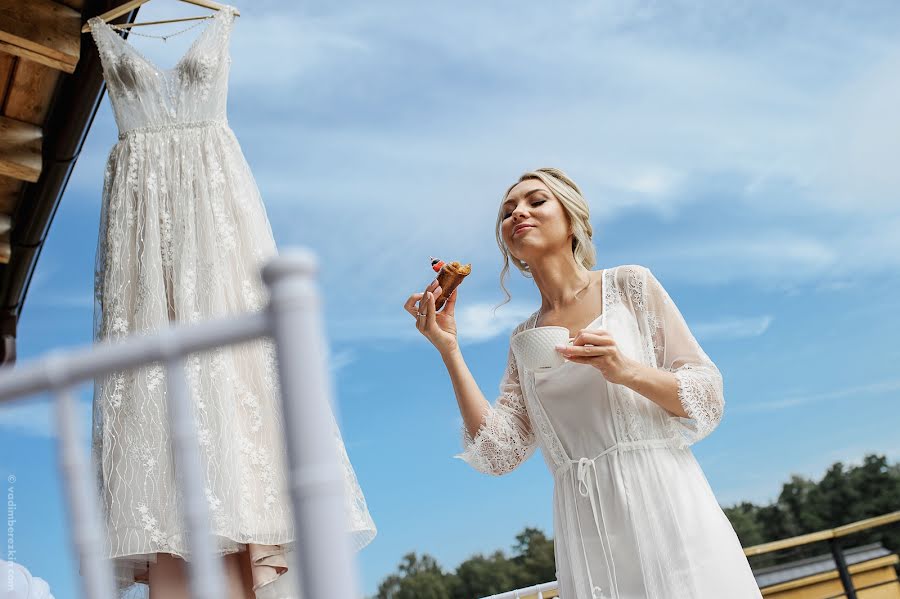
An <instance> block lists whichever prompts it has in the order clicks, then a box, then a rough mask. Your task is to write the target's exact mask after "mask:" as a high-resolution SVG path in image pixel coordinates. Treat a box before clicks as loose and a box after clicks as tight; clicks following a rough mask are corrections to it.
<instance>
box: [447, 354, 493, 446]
mask: <svg viewBox="0 0 900 599" xmlns="http://www.w3.org/2000/svg"><path fill="white" fill-rule="evenodd" d="M441 358H442V359H443V360H444V365H445V366H446V367H447V373H448V374H449V375H450V382H451V383H453V392H454V393H455V394H456V403H457V404H458V405H459V413H460V415H462V419H463V424H464V425H465V427H466V431H467V432H468V433H469V435H470V436H472V437H475V436H476V435H477V434H478V430H479V429H480V428H481V425H482V424H483V423H484V420H485V417H486V416H487V414H488V411H489V410H490V408H491V406H490V404H489V403H488V401H487V399H485V397H484V394H483V393H482V392H481V389H479V387H478V383H476V382H475V377H473V376H472V372H471V371H470V370H469V366H468V365H467V364H466V361H465V359H464V358H463V355H462V352H461V351H460V350H459V348H458V347H457V348H455V349H453V350H451V351H449V352H446V353H442V354H441Z"/></svg>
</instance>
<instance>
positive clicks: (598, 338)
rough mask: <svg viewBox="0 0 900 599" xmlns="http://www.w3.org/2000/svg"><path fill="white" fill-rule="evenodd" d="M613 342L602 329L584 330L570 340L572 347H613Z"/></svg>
mask: <svg viewBox="0 0 900 599" xmlns="http://www.w3.org/2000/svg"><path fill="white" fill-rule="evenodd" d="M615 343H616V342H615V340H613V338H612V337H611V336H610V334H609V333H607V332H606V331H604V330H603V329H584V330H582V331H579V333H578V334H577V335H575V338H574V339H573V340H572V345H578V346H583V345H585V344H590V345H604V346H605V345H615Z"/></svg>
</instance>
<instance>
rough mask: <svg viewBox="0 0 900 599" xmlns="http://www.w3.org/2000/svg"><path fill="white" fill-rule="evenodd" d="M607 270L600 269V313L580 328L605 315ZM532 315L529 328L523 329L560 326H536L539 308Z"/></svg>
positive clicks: (539, 315)
mask: <svg viewBox="0 0 900 599" xmlns="http://www.w3.org/2000/svg"><path fill="white" fill-rule="evenodd" d="M608 271H609V269H608V268H604V269H603V270H602V271H600V314H598V315H597V316H595V317H594V319H593V320H592V321H590V322H589V323H587V324H586V325H585V326H583V327H582V329H588V328H590V327H591V325H594V324H596V323H597V321H599V320H600V319H601V318H603V317H604V316H606V311H607V308H608V307H607V305H606V291H607V290H606V286H607V280H606V273H607V272H608ZM533 316H534V322H533V323H532V325H531V327H530V328H528V329H525V330H532V329H543V328H546V327H560V326H561V325H551V324H544V325H541V326H537V323H538V319H539V318H540V317H541V309H540V308H538V309H537V310H536V311H535V312H534V314H533ZM564 328H565V329H566V330H568V327H564ZM570 339H571V337H570Z"/></svg>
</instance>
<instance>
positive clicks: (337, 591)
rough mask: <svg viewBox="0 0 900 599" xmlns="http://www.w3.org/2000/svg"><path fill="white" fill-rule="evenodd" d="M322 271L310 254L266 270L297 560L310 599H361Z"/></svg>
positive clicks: (288, 257)
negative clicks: (319, 279) (335, 421)
mask: <svg viewBox="0 0 900 599" xmlns="http://www.w3.org/2000/svg"><path fill="white" fill-rule="evenodd" d="M316 271H317V261H316V258H315V255H314V254H312V253H311V252H308V251H305V250H300V251H297V250H295V251H293V252H291V253H285V254H282V255H281V256H280V257H278V258H275V259H274V260H272V262H271V263H269V264H268V265H266V267H265V268H264V269H263V279H264V280H265V282H266V284H267V285H268V287H269V293H270V297H269V308H268V309H269V317H270V319H271V320H270V322H271V326H270V329H271V335H272V337H273V339H274V341H275V347H276V350H277V353H278V364H279V366H278V372H279V377H280V379H279V380H280V383H281V395H282V397H281V399H282V406H283V411H284V426H285V431H284V432H285V438H286V443H287V450H288V464H289V468H290V471H291V477H290V481H291V482H290V484H291V489H290V491H291V501H292V504H293V508H294V510H293V513H294V528H295V539H296V541H297V545H298V548H297V551H295V552H294V558H295V561H296V566H297V567H298V570H299V578H300V580H301V581H302V585H303V596H304V597H310V598H313V597H329V598H330V599H356V598H357V597H358V592H357V581H356V569H355V567H354V563H353V550H352V547H351V545H350V536H349V532H348V523H347V516H346V508H345V502H344V480H343V472H342V470H341V466H340V462H339V458H338V453H337V447H336V445H335V436H334V430H333V425H332V417H331V414H329V410H331V409H332V408H331V397H332V389H331V381H330V374H329V370H328V358H327V356H328V347H327V344H326V342H325V334H324V333H325V332H324V326H323V323H322V319H321V306H320V300H319V294H318V291H317V289H316V285H315V273H316Z"/></svg>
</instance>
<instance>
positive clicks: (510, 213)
mask: <svg viewBox="0 0 900 599" xmlns="http://www.w3.org/2000/svg"><path fill="white" fill-rule="evenodd" d="M546 201H547V200H535V201H534V202H532V203H531V206H532V207H537V206H540V205H541V204H543V203H544V202H546ZM511 215H512V212H507V213H506V214H504V215H503V220H506V219H507V218H509V217H510V216H511Z"/></svg>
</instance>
